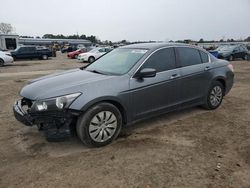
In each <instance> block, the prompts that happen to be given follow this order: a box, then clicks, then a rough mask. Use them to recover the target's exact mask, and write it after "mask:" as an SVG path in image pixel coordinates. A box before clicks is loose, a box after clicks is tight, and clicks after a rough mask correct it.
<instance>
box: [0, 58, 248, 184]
mask: <svg viewBox="0 0 250 188" xmlns="http://www.w3.org/2000/svg"><path fill="white" fill-rule="evenodd" d="M232 64H233V65H234V68H235V72H236V73H235V74H236V78H235V85H234V87H233V89H232V90H231V92H230V93H229V94H228V95H227V96H226V97H225V99H224V102H223V104H222V106H221V107H220V108H219V109H217V110H215V111H206V110H203V109H202V108H199V107H196V108H192V109H187V110H183V111H178V112H174V113H170V114H166V115H163V116H160V117H157V118H153V119H150V120H147V121H144V122H141V123H138V124H136V125H135V126H133V127H131V128H128V129H126V130H124V131H123V133H122V134H121V135H120V137H119V138H118V139H117V140H116V141H115V142H113V143H112V144H111V145H109V146H106V147H103V148H97V149H90V148H87V147H85V146H84V145H82V143H81V142H80V141H79V140H78V139H77V138H76V137H73V138H72V139H70V140H69V141H65V142H60V143H49V142H47V141H46V140H45V138H44V136H43V133H42V132H38V130H37V128H36V127H32V128H30V127H25V126H24V125H22V124H21V123H19V122H18V121H16V120H15V118H14V116H13V113H12V105H13V103H14V101H15V100H16V99H18V98H19V95H18V93H19V90H20V89H21V88H22V87H23V86H24V85H25V84H26V83H27V81H28V80H31V79H33V78H37V77H39V76H42V75H46V74H50V73H53V72H56V71H62V70H65V69H70V68H74V67H81V66H82V65H83V64H81V63H78V62H77V60H69V59H67V58H66V54H63V55H60V54H58V57H56V58H53V59H50V60H47V61H41V60H32V61H31V60H27V61H17V62H15V65H13V66H6V67H1V68H0V187H1V188H2V187H3V188H6V187H25V188H28V187H145V188H149V187H250V108H249V107H250V73H249V72H250V62H246V61H234V62H233V63H232Z"/></svg>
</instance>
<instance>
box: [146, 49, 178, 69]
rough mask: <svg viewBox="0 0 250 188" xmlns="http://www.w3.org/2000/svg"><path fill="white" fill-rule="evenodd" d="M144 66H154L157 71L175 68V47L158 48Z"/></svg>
mask: <svg viewBox="0 0 250 188" xmlns="http://www.w3.org/2000/svg"><path fill="white" fill-rule="evenodd" d="M142 68H153V69H156V71H157V72H162V71H167V70H171V69H175V68H176V67H175V52H174V48H165V49H161V50H158V51H157V52H155V53H154V54H153V55H151V56H150V57H149V58H148V60H147V61H146V62H145V63H144V65H143V66H142Z"/></svg>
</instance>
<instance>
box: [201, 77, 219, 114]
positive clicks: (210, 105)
mask: <svg viewBox="0 0 250 188" xmlns="http://www.w3.org/2000/svg"><path fill="white" fill-rule="evenodd" d="M223 96H224V86H223V85H222V83H221V82H218V81H215V82H213V83H212V85H211V87H210V89H209V90H208V94H207V96H206V99H205V104H204V107H205V108H206V109H208V110H214V109H216V108H218V107H219V106H220V105H221V102H222V100H223Z"/></svg>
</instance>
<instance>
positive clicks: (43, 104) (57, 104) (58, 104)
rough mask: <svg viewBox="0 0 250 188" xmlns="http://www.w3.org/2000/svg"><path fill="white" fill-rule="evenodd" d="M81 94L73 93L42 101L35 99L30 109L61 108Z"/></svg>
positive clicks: (67, 105)
mask: <svg viewBox="0 0 250 188" xmlns="http://www.w3.org/2000/svg"><path fill="white" fill-rule="evenodd" d="M80 95H81V93H73V94H69V95H64V96H60V97H55V98H51V99H46V100H43V101H35V102H34V104H33V105H32V107H31V110H32V111H40V112H41V111H46V110H62V109H65V108H68V107H69V106H70V105H71V104H72V102H73V101H74V100H75V99H76V98H77V97H79V96H80Z"/></svg>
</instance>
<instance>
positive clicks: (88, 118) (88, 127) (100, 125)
mask: <svg viewBox="0 0 250 188" xmlns="http://www.w3.org/2000/svg"><path fill="white" fill-rule="evenodd" d="M105 122H106V123H105ZM121 127H122V115H121V113H120V111H119V110H118V109H117V108H116V107H115V106H114V105H112V104H110V103H99V104H97V105H95V106H93V107H91V108H90V109H89V110H88V111H87V112H86V113H84V114H83V115H82V116H80V117H79V118H78V121H77V124H76V133H77V135H78V137H79V138H80V140H81V141H82V142H83V143H84V144H85V145H87V146H88V147H102V146H105V145H108V144H110V143H111V142H112V141H113V140H115V139H116V138H117V136H118V135H119V133H120V131H121Z"/></svg>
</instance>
